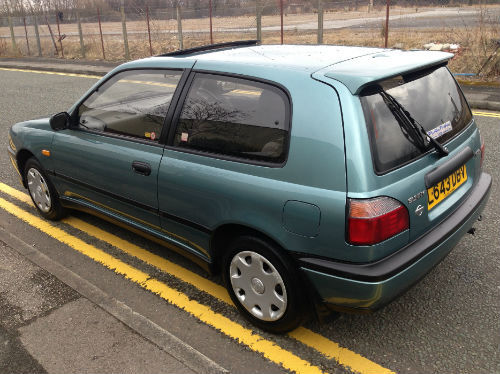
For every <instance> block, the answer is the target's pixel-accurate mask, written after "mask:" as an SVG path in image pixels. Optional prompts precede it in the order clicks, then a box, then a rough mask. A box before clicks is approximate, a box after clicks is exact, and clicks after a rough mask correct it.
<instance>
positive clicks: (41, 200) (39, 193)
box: [26, 168, 52, 213]
mask: <svg viewBox="0 0 500 374" xmlns="http://www.w3.org/2000/svg"><path fill="white" fill-rule="evenodd" d="M26 179H27V182H28V190H29V192H30V194H31V197H32V198H33V201H34V202H35V204H36V206H37V207H38V208H39V209H40V210H41V211H42V212H44V213H47V212H48V211H49V210H50V208H51V207H52V205H51V198H50V192H49V187H48V185H47V182H46V181H45V179H44V178H43V176H42V174H40V172H39V171H38V170H37V169H35V168H31V169H29V170H28V174H27V178H26Z"/></svg>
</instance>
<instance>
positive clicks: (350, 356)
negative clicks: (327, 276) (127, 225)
mask: <svg viewBox="0 0 500 374" xmlns="http://www.w3.org/2000/svg"><path fill="white" fill-rule="evenodd" d="M0 191H2V192H4V193H6V194H8V195H10V196H12V197H14V198H16V199H17V200H19V201H22V202H24V203H27V204H30V205H32V202H31V199H30V197H29V196H28V195H27V194H25V193H23V192H22V191H19V190H17V189H15V188H12V187H10V186H8V185H6V184H4V183H0ZM63 222H64V223H66V224H68V225H70V226H72V227H74V228H76V229H78V230H80V231H82V232H84V233H86V234H87V235H90V236H93V237H95V238H97V239H100V240H102V241H104V242H106V243H108V244H110V245H112V246H114V247H115V248H117V249H119V250H121V251H122V252H125V253H127V254H128V255H130V256H133V257H135V258H138V259H139V260H141V261H143V262H145V263H146V264H148V265H151V266H153V267H156V268H158V269H160V270H161V271H163V272H165V273H167V274H170V275H173V276H175V277H176V278H178V279H180V280H181V281H183V282H185V283H189V284H191V285H192V286H194V287H196V288H197V289H199V290H201V291H203V292H205V293H207V294H209V295H211V296H213V297H215V298H217V299H219V300H220V301H222V302H224V303H226V304H229V305H232V306H234V305H233V303H232V301H231V298H230V297H229V295H228V294H227V291H226V289H225V288H224V287H222V286H220V285H218V284H217V283H214V282H212V281H210V280H208V279H206V278H203V277H201V276H199V275H198V274H195V273H193V272H191V271H189V270H187V269H185V268H183V267H181V266H179V265H177V264H174V263H173V262H171V261H168V260H166V259H164V258H163V257H161V256H158V255H155V254H153V253H151V252H149V251H147V250H145V249H143V248H141V247H139V246H137V245H135V244H133V243H130V242H128V241H126V240H123V239H121V238H119V237H118V236H116V235H113V234H111V233H109V232H107V231H104V230H102V229H100V228H98V227H95V226H93V225H91V224H89V223H87V222H84V221H82V220H80V219H78V218H75V217H68V218H66V219H64V220H63ZM289 336H291V337H292V338H294V339H295V340H298V341H299V342H301V343H303V344H305V345H306V346H308V347H310V348H312V349H314V350H316V351H317V352H319V353H321V354H323V355H324V356H326V357H327V358H329V359H334V360H335V361H336V362H338V363H339V364H340V365H342V366H344V367H346V368H349V369H350V370H351V371H354V372H358V373H361V374H369V373H381V374H388V373H392V371H390V370H389V369H386V368H384V367H382V366H380V365H378V364H376V363H375V362H373V361H370V360H368V359H367V358H364V357H363V356H361V355H359V354H357V353H355V352H353V351H350V350H349V349H347V348H342V347H340V346H339V345H338V344H337V343H335V342H333V341H331V340H329V339H327V338H325V337H324V336H322V335H320V334H318V333H315V332H313V331H311V330H309V329H306V328H304V327H300V328H299V329H297V330H295V331H292V332H291V333H289Z"/></svg>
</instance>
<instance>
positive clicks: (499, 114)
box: [472, 110, 500, 118]
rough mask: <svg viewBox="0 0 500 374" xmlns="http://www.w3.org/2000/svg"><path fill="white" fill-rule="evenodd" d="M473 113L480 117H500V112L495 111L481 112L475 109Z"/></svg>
mask: <svg viewBox="0 0 500 374" xmlns="http://www.w3.org/2000/svg"><path fill="white" fill-rule="evenodd" d="M472 114H474V115H475V116H478V117H493V118H500V113H494V112H480V111H477V110H473V111H472Z"/></svg>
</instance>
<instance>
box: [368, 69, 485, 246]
mask: <svg viewBox="0 0 500 374" xmlns="http://www.w3.org/2000/svg"><path fill="white" fill-rule="evenodd" d="M359 96H360V101H361V105H362V108H363V113H364V117H365V122H366V130H367V134H368V138H369V142H370V152H371V157H372V162H373V171H374V172H375V174H376V175H377V176H379V177H381V176H384V175H387V174H391V173H393V174H394V175H400V176H401V177H406V178H408V173H413V174H414V177H413V178H411V184H409V181H407V180H402V185H401V186H400V187H399V188H401V189H402V190H406V193H407V196H405V198H404V200H403V201H402V203H404V204H405V205H406V206H407V208H408V211H409V214H410V239H415V238H416V237H418V236H420V235H422V234H423V233H424V232H426V231H428V230H429V229H431V228H432V227H434V226H435V225H436V223H438V222H439V221H441V220H442V219H444V218H445V217H446V216H447V215H449V214H450V213H451V212H452V211H453V210H454V209H456V208H457V207H458V205H460V203H461V202H462V201H463V200H464V197H465V196H466V195H467V194H468V192H469V190H470V189H471V188H472V186H473V185H474V183H475V182H476V180H477V178H478V177H479V172H480V165H479V164H480V158H477V157H474V154H475V152H476V151H477V150H478V149H479V148H480V141H479V136H478V131H477V129H476V126H474V125H473V120H472V113H471V111H470V109H469V107H468V105H467V102H466V100H465V98H464V96H463V94H462V92H461V90H460V88H459V87H458V85H457V83H456V82H455V80H454V79H453V77H452V75H451V74H450V72H449V71H448V69H447V68H446V67H445V66H438V67H432V68H427V69H424V70H420V71H417V72H413V73H410V74H402V75H398V76H396V77H393V78H390V79H386V80H383V81H381V82H377V83H375V84H372V85H368V86H366V87H365V88H364V89H363V90H362V91H361V92H360V95H359ZM422 129H423V131H422ZM424 133H425V134H426V135H425V134H424ZM431 138H432V139H431ZM432 140H434V142H433V141H432ZM414 165H418V169H416V170H415V168H414ZM406 178H404V179H406ZM398 195H399V196H398V197H400V198H401V195H400V194H398Z"/></svg>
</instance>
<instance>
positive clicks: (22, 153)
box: [16, 149, 36, 188]
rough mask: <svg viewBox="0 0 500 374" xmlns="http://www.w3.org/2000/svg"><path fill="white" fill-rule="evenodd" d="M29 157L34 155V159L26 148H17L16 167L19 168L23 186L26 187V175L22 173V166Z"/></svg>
mask: <svg viewBox="0 0 500 374" xmlns="http://www.w3.org/2000/svg"><path fill="white" fill-rule="evenodd" d="M31 157H34V158H35V159H36V157H35V155H34V154H33V153H32V152H30V151H28V150H27V149H21V150H19V152H17V155H16V160H17V167H18V170H19V174H21V179H22V181H23V186H24V188H28V186H27V184H26V177H25V175H24V166H25V165H26V161H28V160H29V159H30V158H31Z"/></svg>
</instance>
